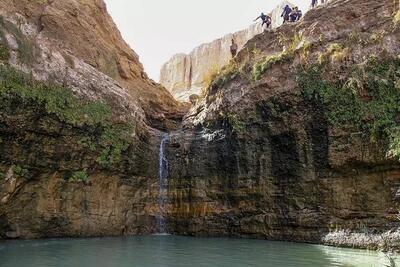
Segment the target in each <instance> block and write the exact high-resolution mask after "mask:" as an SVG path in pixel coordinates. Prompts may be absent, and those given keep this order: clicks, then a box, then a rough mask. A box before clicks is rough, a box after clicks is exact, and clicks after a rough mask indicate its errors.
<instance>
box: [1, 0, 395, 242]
mask: <svg viewBox="0 0 400 267" xmlns="http://www.w3.org/2000/svg"><path fill="white" fill-rule="evenodd" d="M0 3H1V4H2V7H3V8H2V10H1V16H2V19H1V20H0V23H1V26H2V27H1V28H0V31H1V33H0V61H1V63H2V64H1V65H0V78H1V79H0V104H1V105H0V237H1V238H40V237H43V238H44V237H67V236H79V237H82V236H105V235H107V236H110V235H129V234H148V233H154V232H156V231H157V229H156V218H157V216H158V215H159V214H160V212H161V210H163V211H164V212H165V215H166V221H167V225H168V226H167V227H168V231H169V232H171V233H176V234H188V235H195V236H200V235H202V236H237V237H254V238H266V239H272V240H290V241H303V242H316V243H323V244H331V245H341V246H355V247H368V248H378V247H380V246H386V247H392V248H395V249H399V244H400V240H399V238H400V235H399V231H398V228H399V222H398V219H397V213H398V207H399V203H398V190H399V187H400V164H399V162H398V160H396V159H395V158H391V157H388V155H390V153H389V154H387V150H388V144H389V143H390V142H393V140H392V139H390V138H389V137H388V136H387V135H372V134H371V132H368V131H365V128H366V126H369V125H373V126H374V127H373V128H370V129H369V130H371V131H372V130H373V129H375V130H376V129H378V130H382V129H381V128H382V127H383V128H385V127H388V125H389V126H391V127H394V128H393V129H392V130H393V131H392V133H396V132H395V130H394V129H396V127H398V123H399V120H398V114H399V113H400V110H399V109H398V105H397V103H398V99H399V94H398V90H397V89H398V79H399V77H398V73H399V71H398V68H399V67H400V66H399V65H400V64H399V60H398V59H396V57H397V56H398V54H399V52H400V49H399V47H400V43H399V40H400V38H399V35H400V32H399V27H398V26H397V25H395V24H394V23H393V18H392V14H393V11H394V8H395V7H394V5H393V2H392V1H390V0H385V1H380V2H378V1H374V0H367V1H365V0H353V1H352V2H351V6H352V8H349V2H348V1H345V0H338V1H335V2H332V3H330V4H329V5H325V6H323V7H320V8H317V9H315V10H312V11H310V12H309V13H308V14H307V15H306V16H305V18H304V20H302V21H301V22H299V23H296V24H291V25H284V26H281V27H279V28H278V29H276V30H274V31H272V32H265V33H263V34H259V35H257V36H255V37H254V38H252V39H251V40H250V41H249V42H248V43H247V44H246V45H245V47H244V49H242V51H241V52H240V53H239V54H238V56H237V58H235V60H234V62H233V64H232V65H233V66H235V68H233V69H232V68H225V69H224V70H223V71H222V73H221V74H220V76H218V77H217V78H216V79H215V80H214V81H213V82H212V83H211V85H210V87H209V88H208V90H207V91H206V92H205V96H204V97H202V98H201V99H199V100H198V101H197V104H196V105H195V106H193V107H192V108H191V109H190V111H188V113H187V115H186V116H185V117H184V118H182V113H184V111H185V107H184V106H181V105H180V104H178V103H176V102H175V101H174V99H173V98H172V96H171V95H170V94H169V93H168V92H167V91H166V90H165V89H164V88H163V87H161V86H159V85H156V84H154V83H153V82H152V81H150V80H148V79H147V77H146V75H145V74H143V73H142V68H141V65H140V64H139V62H138V59H137V56H136V55H135V54H134V52H133V51H131V50H130V49H129V47H127V46H126V44H125V43H124V42H123V40H122V39H121V38H120V36H119V34H118V32H117V30H116V29H115V26H114V24H113V23H112V21H111V19H110V18H109V16H108V15H107V13H106V10H105V8H104V4H103V2H101V1H95V0H89V1H86V0H85V1H83V0H81V1H74V0H69V1H63V2H62V3H61V2H60V1H54V2H52V1H49V2H48V3H43V2H39V1H35V2H32V1H9V0H8V1H6V0H0ZM67 3H68V4H67ZM75 8H76V9H75ZM43 12H44V13H43ZM42 14H46V15H45V16H42ZM322 18H323V19H322ZM66 20H68V22H69V24H71V25H72V26H71V27H73V28H74V29H75V30H74V31H73V33H71V32H69V29H68V27H66V26H65V25H67V21H66ZM60 25H63V26H60ZM57 28H58V30H57V31H56V30H54V29H57ZM81 32H82V35H79V34H78V35H77V36H76V38H75V39H74V40H70V39H73V38H68V36H69V35H70V34H71V36H75V33H81ZM228 40H229V39H228ZM96 44H98V45H96ZM284 48H285V49H284ZM254 51H257V53H254ZM114 52H115V53H116V56H115V58H114V59H115V61H112V62H113V64H111V65H114V63H115V66H117V68H115V70H117V71H116V72H113V73H112V72H109V71H107V69H108V68H104V66H106V65H107V64H103V63H104V62H106V61H107V57H108V56H109V55H112V54H113V53H114ZM371 55H374V56H371ZM388 59H390V60H389V61H388ZM178 61H179V60H178V59H177V61H176V62H178ZM118 62H125V63H126V64H125V63H120V65H121V66H120V67H118V65H119V64H118ZM368 62H374V64H375V65H373V66H374V68H372V69H368ZM371 64H372V63H371ZM122 65H123V66H122ZM127 66H130V67H129V68H128V67H127ZM317 66H319V67H321V66H324V69H319V68H317V69H316V70H318V71H320V72H314V73H313V76H311V78H310V77H308V76H304V75H305V74H304V75H303V76H300V74H301V73H302V72H301V71H313V70H314V68H316V67H317ZM358 68H361V69H358ZM13 69H18V70H20V71H21V72H23V73H25V74H28V75H25V76H21V75H18V72H15V71H13ZM122 70H124V71H122ZM354 70H362V71H361V72H360V73H361V74H362V75H361V78H359V79H355V78H354V77H353V76H351V75H353V74H354V75H355V74H356V73H358V72H354ZM374 71H376V72H374ZM382 71H383V72H384V74H385V75H387V76H384V77H382V76H379V75H382V73H381V72H382ZM353 72H354V73H353ZM307 73H308V72H307ZM371 73H372V74H373V76H372V77H371V82H372V84H373V85H374V86H372V87H371V86H364V83H363V82H364V80H363V79H364V78H365V77H367V76H368V75H367V74H371ZM319 74H320V76H318V75H319ZM307 77H308V79H306V78H307ZM357 77H358V76H357ZM32 78H33V80H35V81H32ZM350 78H352V79H350ZM37 80H38V81H37ZM310 83H311V85H310ZM338 84H340V85H342V84H345V85H346V86H345V87H334V89H336V90H334V91H329V90H328V89H329V88H331V87H332V86H333V85H335V86H338ZM343 88H347V89H348V90H342V89H343ZM321 90H322V93H324V94H318V93H321ZM324 90H325V91H324ZM379 90H384V92H385V94H381V95H380V94H379ZM71 92H72V93H73V94H72V93H71ZM337 92H340V94H338V93H337ZM341 94H343V96H344V97H341V98H333V97H340V96H341ZM374 94H378V96H381V97H384V99H385V100H387V101H385V102H384V103H382V102H379V101H378V102H377V100H376V98H377V97H376V95H374ZM387 96H392V97H391V98H390V97H388V98H385V97H387ZM329 97H331V98H329ZM332 99H334V100H335V101H336V100H338V101H337V102H335V101H333V103H334V104H335V105H332V101H329V100H332ZM354 99H357V100H359V102H346V101H350V100H354ZM360 99H361V100H360ZM339 100H340V101H339ZM378 100H379V98H378ZM343 101H344V103H351V104H349V105H347V106H346V105H343ZM354 101H355V100H354ZM368 103H372V104H376V105H370V106H368V109H366V108H365V109H363V108H362V107H363V105H366V104H368ZM393 103H394V104H393ZM353 104H354V105H353ZM378 104H379V105H378ZM335 106H339V107H340V110H339V111H338V110H335ZM353 106H354V108H359V110H357V112H360V113H362V114H363V115H365V116H363V117H362V118H359V117H357V116H354V115H357V114H358V113H357V112H356V113H354V112H353V113H351V112H350V113H346V112H343V110H345V111H348V109H346V108H348V107H353ZM342 108H343V109H342ZM376 110H378V111H379V112H376ZM335 112H336V113H335ZM332 114H333V115H334V116H333V115H332ZM380 114H383V115H384V116H381V115H380ZM343 117H345V118H350V119H351V121H350V122H349V121H348V120H347V121H346V123H342V124H340V123H339V124H335V123H334V122H335V121H336V122H337V121H339V122H340V119H341V118H343ZM180 121H183V122H182V124H181V125H180V126H181V128H180V129H178V130H176V129H177V125H178V124H179V123H180ZM357 122H361V126H363V127H361V126H360V124H359V123H357ZM374 122H376V124H374ZM378 122H379V123H378ZM380 123H381V124H380ZM375 126H376V127H375ZM157 129H168V130H169V131H170V137H169V139H168V141H167V143H166V147H165V149H166V158H167V159H168V161H169V164H168V173H169V176H168V185H167V187H168V193H167V194H168V198H167V201H166V206H165V207H163V208H162V209H161V208H160V207H159V205H158V197H159V190H158V187H159V184H158V183H159V182H158V178H157V176H158V166H159V165H158V156H159V155H158V153H159V152H158V151H159V146H160V141H161V136H162V133H160V131H159V130H157ZM378 132H379V131H378ZM386 134H387V132H386Z"/></svg>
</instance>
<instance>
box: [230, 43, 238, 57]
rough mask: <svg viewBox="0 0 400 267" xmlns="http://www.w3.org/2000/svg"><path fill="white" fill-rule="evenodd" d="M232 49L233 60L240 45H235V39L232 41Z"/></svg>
mask: <svg viewBox="0 0 400 267" xmlns="http://www.w3.org/2000/svg"><path fill="white" fill-rule="evenodd" d="M230 48H231V54H232V58H234V57H235V56H236V55H237V51H238V45H237V44H236V43H235V39H232V44H231V47H230Z"/></svg>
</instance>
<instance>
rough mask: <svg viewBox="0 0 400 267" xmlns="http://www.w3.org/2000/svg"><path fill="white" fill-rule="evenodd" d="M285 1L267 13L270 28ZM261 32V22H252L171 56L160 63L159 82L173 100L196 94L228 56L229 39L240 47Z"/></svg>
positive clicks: (223, 64)
mask: <svg viewBox="0 0 400 267" xmlns="http://www.w3.org/2000/svg"><path fill="white" fill-rule="evenodd" d="M286 4H289V5H292V4H290V2H288V1H283V2H282V3H281V4H280V5H279V6H277V7H276V8H275V9H274V10H273V11H272V12H271V13H270V16H271V18H272V27H273V28H276V27H278V26H280V25H281V24H282V22H283V19H282V18H281V13H282V10H283V7H284V5H286ZM262 31H263V29H262V27H261V23H257V24H253V25H251V26H250V27H249V28H247V29H245V30H242V31H239V32H236V33H233V34H228V35H225V36H224V37H222V38H220V39H217V40H215V41H213V42H211V43H206V44H202V45H201V46H199V47H196V48H195V49H194V50H193V51H192V52H190V53H189V54H188V55H186V54H177V55H174V56H173V57H172V58H171V59H170V60H169V61H168V62H166V63H165V64H164V65H163V66H162V68H161V72H160V83H161V84H162V85H163V86H165V87H166V88H167V89H168V90H169V91H170V92H171V94H172V95H173V96H174V97H175V98H176V99H178V100H180V101H189V97H190V96H191V95H193V94H195V95H200V94H201V92H202V90H203V89H205V87H206V86H207V85H208V84H207V83H208V82H209V80H210V79H211V77H212V76H213V75H214V74H215V73H217V72H218V71H219V70H220V69H221V68H222V67H223V66H225V65H226V64H227V63H228V62H229V60H230V59H231V58H232V56H231V53H230V49H229V47H230V45H231V40H232V39H234V40H235V42H236V43H237V45H238V47H239V50H241V49H242V48H243V47H244V45H245V44H246V43H247V41H248V40H250V39H251V38H253V37H254V36H255V35H257V34H260V33H261V32H262Z"/></svg>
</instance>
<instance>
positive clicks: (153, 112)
mask: <svg viewBox="0 0 400 267" xmlns="http://www.w3.org/2000/svg"><path fill="white" fill-rule="evenodd" d="M1 5H2V9H1V13H2V14H3V15H4V18H5V19H6V20H9V21H10V23H13V24H14V25H15V27H17V28H19V29H20V31H21V32H22V33H23V34H24V35H26V37H27V38H26V39H27V40H28V41H29V42H30V43H32V44H35V45H34V47H38V48H39V50H38V51H36V50H35V49H33V48H34V47H32V48H31V49H29V50H32V51H27V53H28V54H29V55H30V56H31V58H25V61H27V62H29V65H31V66H26V67H27V68H26V69H32V70H33V74H34V75H35V77H36V78H42V79H46V78H47V77H48V76H55V77H54V78H55V79H56V80H66V81H69V80H71V79H72V78H73V77H72V78H71V77H66V78H65V77H64V76H68V75H69V74H70V73H71V72H74V71H76V69H77V68H76V66H75V63H76V62H75V61H76V59H78V60H80V61H81V62H82V63H84V64H85V65H86V66H87V67H93V68H95V69H96V70H98V71H99V72H101V73H103V74H105V75H107V76H108V77H110V78H112V79H114V80H115V81H117V82H119V85H120V86H121V87H124V88H125V89H126V92H127V93H128V94H130V95H131V96H132V98H134V99H137V100H138V101H139V102H140V105H141V107H142V108H143V109H144V111H145V115H146V119H147V120H148V121H149V122H151V123H154V124H155V126H156V127H158V128H165V127H167V126H168V125H170V124H171V123H172V124H173V123H175V121H176V120H179V117H181V116H182V115H183V114H184V112H185V110H186V108H185V106H183V105H182V104H179V103H177V102H175V101H174V99H173V98H172V96H171V95H170V94H169V93H168V92H167V91H166V90H165V89H164V88H162V87H161V86H159V85H157V84H155V83H154V82H153V81H151V80H149V79H148V78H147V75H146V74H145V73H144V71H143V67H142V65H141V63H140V62H139V58H138V56H137V55H136V53H135V52H134V51H133V50H132V49H131V48H130V47H129V46H128V45H127V44H126V43H125V41H124V40H123V39H122V37H121V34H120V33H119V31H118V29H117V27H116V26H115V24H114V22H113V21H112V19H111V17H110V16H109V15H108V13H107V10H106V6H105V4H104V2H103V1H97V0H92V1H79V0H76V1H73V0H70V1H13V0H2V1H1ZM10 38H12V37H10ZM14 39H15V38H14ZM16 39H18V38H16ZM17 41H18V40H17ZM41 46H43V48H41ZM27 47H28V46H27ZM45 50H47V51H46V52H47V54H51V55H53V56H54V58H53V59H52V60H51V61H52V62H55V61H58V62H56V63H54V64H57V65H58V67H59V68H60V69H61V70H60V69H52V67H46V66H44V65H45V64H48V61H49V60H48V59H46V58H43V55H39V54H40V52H41V51H45ZM22 61H24V60H22ZM13 63H14V64H15V65H18V62H16V61H15V60H14V61H13ZM20 63H26V62H20ZM33 63H34V64H33ZM40 72H42V73H40Z"/></svg>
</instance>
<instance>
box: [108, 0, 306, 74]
mask: <svg viewBox="0 0 400 267" xmlns="http://www.w3.org/2000/svg"><path fill="white" fill-rule="evenodd" d="M105 2H106V3H107V8H108V11H109V12H110V14H111V16H112V17H113V19H114V21H115V23H116V24H117V26H118V28H119V30H120V31H121V33H122V36H123V37H124V39H125V41H127V42H128V44H129V45H130V46H131V47H132V49H133V50H135V52H136V53H137V54H138V55H139V57H140V61H141V62H142V63H143V65H144V67H145V71H146V72H147V74H149V76H150V77H151V78H152V79H154V80H155V81H158V79H159V73H160V69H161V66H162V65H163V64H164V63H165V62H166V61H168V60H169V59H170V58H171V57H172V56H173V55H174V54H177V53H182V52H183V53H189V52H190V51H191V50H192V49H193V48H195V47H197V46H199V45H200V44H202V43H207V42H211V41H213V40H215V39H217V38H220V37H222V36H224V35H225V34H228V33H232V32H236V31H238V30H242V29H245V28H247V27H248V26H249V25H250V24H251V23H252V22H253V19H255V18H256V17H257V16H259V14H260V13H261V12H264V13H268V12H270V11H271V10H272V9H273V8H274V7H275V6H277V5H278V4H279V2H280V0H105ZM291 2H292V3H293V4H295V5H297V6H299V8H300V9H303V10H306V8H307V7H308V6H309V5H310V3H311V0H292V1H291Z"/></svg>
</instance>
